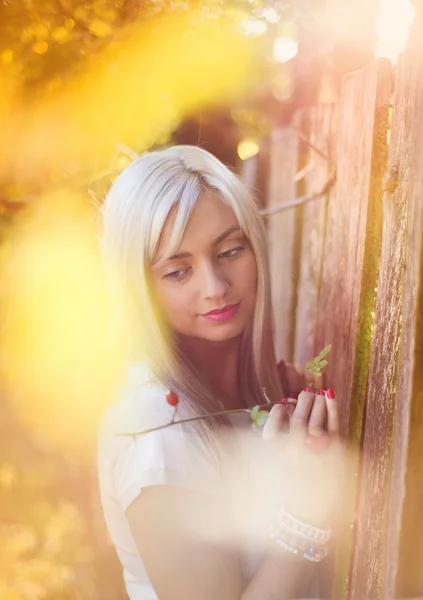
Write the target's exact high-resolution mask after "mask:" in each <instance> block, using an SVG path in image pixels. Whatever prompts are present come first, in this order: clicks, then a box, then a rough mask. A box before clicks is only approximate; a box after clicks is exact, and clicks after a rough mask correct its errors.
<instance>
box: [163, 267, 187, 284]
mask: <svg viewBox="0 0 423 600" xmlns="http://www.w3.org/2000/svg"><path fill="white" fill-rule="evenodd" d="M189 270H190V269H189V267H185V268H184V269H176V270H175V271H171V272H170V273H166V275H164V276H163V279H166V280H168V281H182V279H184V277H185V276H186V275H187V274H188V271H189Z"/></svg>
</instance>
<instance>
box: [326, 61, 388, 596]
mask: <svg viewBox="0 0 423 600" xmlns="http://www.w3.org/2000/svg"><path fill="white" fill-rule="evenodd" d="M391 84H392V69H391V65H390V63H389V61H387V60H379V61H376V62H374V63H372V64H370V65H369V66H368V67H366V68H365V69H363V70H361V71H357V72H355V73H351V74H350V75H348V76H347V77H346V78H345V80H344V83H343V86H342V92H341V97H340V101H339V106H338V114H337V124H336V132H335V156H336V165H337V181H336V184H335V186H334V188H333V190H332V193H331V194H330V198H329V205H328V217H327V227H326V238H325V249H324V260H323V269H322V280H321V286H320V296H319V314H318V324H317V338H316V344H317V347H319V348H323V347H324V346H326V345H327V344H332V347H333V350H332V353H331V354H330V355H329V365H328V367H327V370H326V374H327V380H328V382H329V383H330V385H331V386H333V387H334V388H335V390H336V392H337V394H338V397H339V400H340V412H341V430H342V433H343V435H344V436H345V437H346V438H347V439H348V441H349V447H350V451H351V453H352V458H351V467H350V469H351V472H349V474H348V475H349V478H348V482H347V489H346V493H345V498H344V502H343V504H342V506H341V507H340V525H339V531H340V536H339V540H340V541H339V545H338V548H337V553H336V568H335V579H334V587H333V596H334V598H336V600H340V599H341V598H344V597H346V595H347V585H348V574H349V569H350V560H351V548H352V540H353V536H352V534H353V531H352V530H351V523H352V521H353V514H354V509H355V499H356V495H355V494H356V485H357V474H358V450H359V446H360V442H361V435H362V425H363V413H364V404H365V397H366V384H367V377H368V370H369V363H370V348H371V338H372V316H373V311H374V302H375V291H374V289H375V287H376V285H377V276H378V267H379V257H380V245H381V227H382V222H381V221H382V191H381V180H382V176H383V172H384V169H385V165H386V154H387V139H386V136H387V129H388V112H389V103H390V94H391ZM360 600H361V599H360Z"/></svg>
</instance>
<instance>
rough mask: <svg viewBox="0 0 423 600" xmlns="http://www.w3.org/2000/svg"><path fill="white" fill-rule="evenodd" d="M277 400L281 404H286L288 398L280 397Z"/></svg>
mask: <svg viewBox="0 0 423 600" xmlns="http://www.w3.org/2000/svg"><path fill="white" fill-rule="evenodd" d="M279 402H280V403H281V404H288V398H281V399H280V400H279Z"/></svg>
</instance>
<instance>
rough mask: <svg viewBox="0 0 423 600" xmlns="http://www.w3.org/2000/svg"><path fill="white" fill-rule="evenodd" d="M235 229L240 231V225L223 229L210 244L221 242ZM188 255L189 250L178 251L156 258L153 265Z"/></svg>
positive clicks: (215, 244)
mask: <svg viewBox="0 0 423 600" xmlns="http://www.w3.org/2000/svg"><path fill="white" fill-rule="evenodd" d="M235 231H239V232H240V233H242V230H241V227H240V226H239V225H232V226H231V227H228V228H227V229H225V231H224V232H223V233H221V234H220V235H218V236H217V238H216V239H215V240H213V242H212V245H213V246H218V245H219V244H220V243H221V242H223V240H225V239H226V238H227V237H229V236H230V235H231V233H234V232H235ZM189 256H191V254H190V253H189V252H178V253H177V254H172V256H169V258H166V259H162V258H159V259H158V260H156V261H154V263H153V265H156V264H157V263H160V262H164V261H168V260H175V259H177V258H188V257H189Z"/></svg>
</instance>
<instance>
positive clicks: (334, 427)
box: [325, 389, 340, 435]
mask: <svg viewBox="0 0 423 600" xmlns="http://www.w3.org/2000/svg"><path fill="white" fill-rule="evenodd" d="M331 395H333V396H334V398H331V397H330V396H331ZM325 400H326V408H327V411H328V432H329V433H331V434H334V435H336V434H338V433H339V427H340V423H339V407H338V398H337V397H336V394H335V392H334V391H333V390H331V389H329V390H326V394H325Z"/></svg>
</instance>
